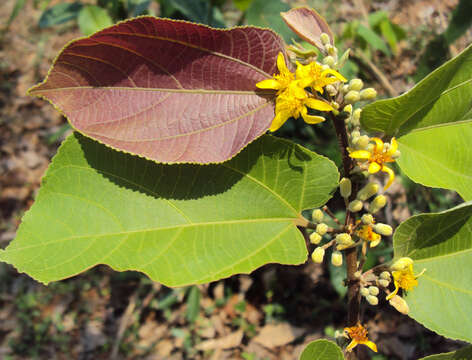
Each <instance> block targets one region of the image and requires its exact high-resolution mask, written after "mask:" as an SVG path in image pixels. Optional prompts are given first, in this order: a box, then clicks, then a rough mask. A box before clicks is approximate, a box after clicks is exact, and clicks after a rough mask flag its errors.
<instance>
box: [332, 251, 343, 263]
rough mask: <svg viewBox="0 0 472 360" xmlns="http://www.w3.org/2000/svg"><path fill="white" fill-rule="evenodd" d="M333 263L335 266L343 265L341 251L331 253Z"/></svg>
mask: <svg viewBox="0 0 472 360" xmlns="http://www.w3.org/2000/svg"><path fill="white" fill-rule="evenodd" d="M331 263H332V264H333V265H334V266H341V265H342V264H343V254H341V253H340V252H339V251H333V253H332V254H331Z"/></svg>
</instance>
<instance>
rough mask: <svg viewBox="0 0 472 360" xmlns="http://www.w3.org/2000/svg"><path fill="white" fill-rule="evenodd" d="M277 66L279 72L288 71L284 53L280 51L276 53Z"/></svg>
mask: <svg viewBox="0 0 472 360" xmlns="http://www.w3.org/2000/svg"><path fill="white" fill-rule="evenodd" d="M277 68H278V69H279V72H280V73H281V74H282V73H284V72H288V71H289V70H288V68H287V65H286V64H285V58H284V55H283V54H282V53H281V52H279V54H278V55H277Z"/></svg>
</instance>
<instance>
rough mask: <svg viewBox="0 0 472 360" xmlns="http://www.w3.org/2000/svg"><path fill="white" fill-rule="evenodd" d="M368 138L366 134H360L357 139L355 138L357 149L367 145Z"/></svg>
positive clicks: (364, 147)
mask: <svg viewBox="0 0 472 360" xmlns="http://www.w3.org/2000/svg"><path fill="white" fill-rule="evenodd" d="M369 142H370V138H369V137H368V136H367V135H362V136H361V137H359V140H357V144H356V147H357V148H358V149H366V148H367V147H368V146H369Z"/></svg>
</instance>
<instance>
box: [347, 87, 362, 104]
mask: <svg viewBox="0 0 472 360" xmlns="http://www.w3.org/2000/svg"><path fill="white" fill-rule="evenodd" d="M360 98H361V96H360V94H359V91H354V90H349V91H348V93H347V94H346V95H344V101H345V102H346V103H348V104H353V103H355V102H357V101H359V100H360Z"/></svg>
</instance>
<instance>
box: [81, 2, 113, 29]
mask: <svg viewBox="0 0 472 360" xmlns="http://www.w3.org/2000/svg"><path fill="white" fill-rule="evenodd" d="M77 22H78V23H79V28H80V31H82V34H84V35H91V34H93V33H94V32H97V31H100V30H102V29H104V28H106V27H108V26H111V25H113V20H112V19H111V17H110V15H108V12H107V11H106V10H105V9H102V8H101V7H99V6H95V5H87V6H84V7H83V8H82V10H80V12H79V16H78V18H77Z"/></svg>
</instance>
